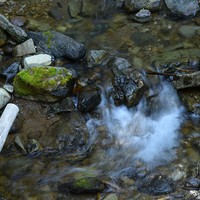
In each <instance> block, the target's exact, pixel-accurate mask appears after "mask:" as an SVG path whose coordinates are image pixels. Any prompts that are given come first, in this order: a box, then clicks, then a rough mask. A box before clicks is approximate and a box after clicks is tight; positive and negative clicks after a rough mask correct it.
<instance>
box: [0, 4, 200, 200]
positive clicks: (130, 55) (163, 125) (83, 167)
mask: <svg viewBox="0 0 200 200" xmlns="http://www.w3.org/2000/svg"><path fill="white" fill-rule="evenodd" d="M9 2H10V3H12V6H10V5H9ZM19 2H20V4H19ZM58 2H60V4H59V5H61V6H59V5H58V3H56V2H54V1H47V0H46V1H45V0H44V1H42V0H40V1H39V0H35V1H29V2H27V1H8V4H6V5H5V6H4V7H0V11H1V12H2V13H4V14H5V13H7V14H8V15H10V16H15V14H16V15H23V16H25V17H26V19H27V24H26V26H25V28H27V29H29V30H39V31H43V30H49V29H53V30H58V31H61V32H63V33H65V34H68V35H70V36H72V37H73V38H75V39H77V40H79V41H81V42H83V43H84V44H85V45H86V47H87V49H103V50H106V51H108V52H109V53H110V54H111V55H116V56H120V57H124V58H127V59H128V60H129V61H130V62H131V63H132V64H133V65H134V66H135V67H136V68H139V69H148V68H149V67H150V63H151V58H152V56H153V55H155V54H156V53H160V52H165V51H167V50H175V49H188V48H199V47H200V43H199V37H200V36H199V34H197V33H195V34H189V35H184V34H183V33H182V32H180V28H181V27H183V26H186V28H188V27H187V26H190V25H195V26H199V24H200V21H199V19H198V18H199V16H197V17H195V18H194V19H188V20H184V21H183V20H178V21H177V20H176V21H175V20H174V19H173V18H171V17H169V16H168V15H166V13H165V11H161V12H159V13H153V19H152V21H151V22H149V23H147V24H140V23H137V22H135V21H133V20H132V15H131V14H130V15H129V14H127V13H125V12H124V11H123V10H120V9H113V10H112V12H110V13H109V15H108V12H109V10H110V7H109V6H111V5H110V4H106V2H107V3H108V2H109V1H104V2H105V3H104V4H101V3H102V2H101V1H97V3H96V4H95V5H93V6H94V8H93V9H96V11H95V12H92V13H91V14H90V15H89V16H84V17H83V16H80V17H79V18H77V19H71V18H70V17H69V16H68V15H67V14H66V12H65V11H66V7H65V5H66V1H64V0H63V1H58ZM19 5H20V6H19ZM19 7H20V9H19ZM53 8H55V9H58V10H59V12H63V13H65V15H63V18H62V19H57V20H56V19H53V18H52V17H50V16H49V15H48V12H49V10H51V9H53ZM88 12H89V11H88ZM88 71H89V70H88ZM88 73H89V72H88ZM102 79H103V81H104V77H102ZM151 79H154V78H151ZM106 90H107V85H106V86H105V85H103V86H102V99H103V100H102V102H101V105H100V106H99V109H98V111H97V115H98V116H101V118H100V119H99V118H95V117H94V116H89V117H88V119H89V120H88V122H87V126H88V129H89V130H90V134H91V135H92V136H93V137H94V138H95V145H94V147H93V154H92V155H91V156H90V157H89V158H87V159H85V160H84V161H82V162H80V163H78V164H71V163H69V162H68V161H65V160H63V158H62V157H58V158H57V159H53V158H51V157H47V158H43V157H42V158H41V159H40V157H36V158H30V157H28V156H22V155H15V156H13V155H12V156H7V155H6V154H5V155H1V157H0V161H1V163H0V169H1V171H0V193H3V194H5V195H6V196H8V199H45V198H49V199H70V200H72V199H95V197H94V196H86V195H83V196H73V195H69V196H65V195H62V194H60V193H59V192H58V190H57V183H58V182H61V181H62V182H65V181H69V180H71V179H73V178H80V177H83V176H97V175H98V176H102V177H103V178H104V179H105V181H108V182H109V183H110V184H111V183H113V182H112V181H113V180H115V179H117V178H116V177H118V175H119V174H118V173H120V172H121V171H123V170H124V169H128V168H129V167H134V168H141V167H145V170H146V168H148V169H150V170H153V169H154V170H155V167H157V168H156V170H157V169H158V170H160V171H162V172H165V173H166V174H167V175H168V176H170V175H172V173H173V172H174V171H175V170H177V169H178V170H180V171H184V172H185V171H189V172H188V174H194V173H195V172H194V171H192V170H191V171H190V170H189V169H190V167H191V166H192V167H193V169H195V165H196V163H197V162H198V161H199V160H200V154H199V152H198V150H197V149H195V148H194V147H193V146H192V145H191V144H190V141H191V140H192V139H191V138H190V137H191V136H190V135H195V134H196V135H197V136H196V138H199V134H200V127H199V121H200V118H199V116H189V115H185V113H184V108H183V106H182V105H181V103H180V101H179V99H178V97H177V94H176V92H175V91H174V89H173V88H172V86H171V85H170V84H169V83H168V82H166V81H164V80H162V81H161V83H160V84H159V86H155V88H152V89H151V90H150V91H149V93H152V94H154V93H156V95H155V98H154V99H153V100H152V105H149V104H147V101H146V99H145V98H143V99H142V101H141V102H140V104H139V105H138V106H137V107H135V108H127V107H125V106H120V107H116V106H114V104H113V102H112V99H110V98H109V97H107V95H106V92H107V91H106ZM194 137H195V136H194ZM163 165H164V166H163ZM142 169H143V168H142ZM188 174H187V176H189V175H188ZM108 177H109V178H108ZM107 179H109V180H107ZM114 184H116V185H114V186H113V188H114V189H113V191H115V192H116V191H117V192H118V193H123V195H124V196H125V197H124V196H123V198H124V199H127V198H128V197H129V196H131V195H132V197H136V196H138V195H139V194H137V192H135V190H134V189H133V188H131V187H130V188H129V187H127V188H126V185H122V186H119V185H118V184H117V183H116V182H114ZM118 187H122V188H123V191H120V189H121V188H120V189H119V188H118ZM116 188H117V189H116ZM124 188H125V189H124ZM133 191H134V192H133ZM132 193H133V194H132ZM134 193H136V194H134ZM139 198H140V199H142V198H144V199H145V198H146V199H148V198H147V197H145V195H144V196H140V197H138V199H139ZM149 198H150V197H149ZM152 199H153V197H152Z"/></svg>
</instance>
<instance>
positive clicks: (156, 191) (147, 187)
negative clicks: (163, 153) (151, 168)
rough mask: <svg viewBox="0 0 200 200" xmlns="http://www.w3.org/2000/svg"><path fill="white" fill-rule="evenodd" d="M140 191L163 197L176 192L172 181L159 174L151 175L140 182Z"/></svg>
mask: <svg viewBox="0 0 200 200" xmlns="http://www.w3.org/2000/svg"><path fill="white" fill-rule="evenodd" d="M138 190H139V191H141V192H144V193H147V194H149V195H163V194H168V193H171V192H174V191H175V185H174V183H173V181H172V180H170V179H168V178H167V177H165V176H163V175H159V174H150V175H148V176H146V177H145V178H144V179H142V180H140V182H139V184H138Z"/></svg>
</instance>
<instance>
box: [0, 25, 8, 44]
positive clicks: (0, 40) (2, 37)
mask: <svg viewBox="0 0 200 200" xmlns="http://www.w3.org/2000/svg"><path fill="white" fill-rule="evenodd" d="M6 42H7V36H6V34H5V32H4V31H3V30H2V29H0V47H2V46H3V45H5V44H6Z"/></svg>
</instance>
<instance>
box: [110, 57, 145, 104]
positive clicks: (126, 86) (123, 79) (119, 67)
mask: <svg viewBox="0 0 200 200" xmlns="http://www.w3.org/2000/svg"><path fill="white" fill-rule="evenodd" d="M109 65H111V66H112V71H113V74H114V78H113V80H112V85H113V88H112V93H111V95H112V97H113V100H114V102H115V104H116V105H121V104H125V105H127V106H129V107H131V106H135V105H137V104H138V103H139V101H140V99H141V98H142V96H143V94H144V92H145V90H146V85H145V83H144V81H143V78H142V74H141V73H140V72H138V71H137V70H136V69H134V68H133V67H132V66H130V63H128V62H127V61H126V60H125V59H122V58H115V59H114V60H111V61H109Z"/></svg>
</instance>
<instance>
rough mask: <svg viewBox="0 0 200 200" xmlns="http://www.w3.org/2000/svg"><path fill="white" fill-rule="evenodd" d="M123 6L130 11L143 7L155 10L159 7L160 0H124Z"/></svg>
mask: <svg viewBox="0 0 200 200" xmlns="http://www.w3.org/2000/svg"><path fill="white" fill-rule="evenodd" d="M125 8H126V9H127V10H128V11H130V12H133V11H134V12H136V11H139V10H141V9H143V8H144V9H148V10H150V11H156V10H160V8H161V0H125Z"/></svg>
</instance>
